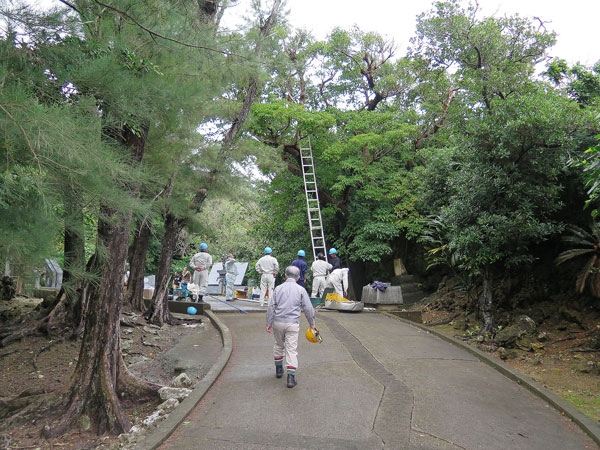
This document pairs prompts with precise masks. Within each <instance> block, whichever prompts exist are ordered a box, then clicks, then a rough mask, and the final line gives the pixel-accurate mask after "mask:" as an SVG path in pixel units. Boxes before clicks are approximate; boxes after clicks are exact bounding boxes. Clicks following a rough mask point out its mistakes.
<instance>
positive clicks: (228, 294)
mask: <svg viewBox="0 0 600 450" xmlns="http://www.w3.org/2000/svg"><path fill="white" fill-rule="evenodd" d="M225 281H226V282H227V285H226V289H225V299H226V300H231V299H232V298H233V290H234V287H235V275H234V274H232V273H228V274H227V275H225Z"/></svg>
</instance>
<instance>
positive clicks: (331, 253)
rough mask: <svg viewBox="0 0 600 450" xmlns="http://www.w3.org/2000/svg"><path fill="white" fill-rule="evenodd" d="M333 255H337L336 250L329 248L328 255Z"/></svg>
mask: <svg viewBox="0 0 600 450" xmlns="http://www.w3.org/2000/svg"><path fill="white" fill-rule="evenodd" d="M334 253H335V254H336V255H337V250H336V249H335V248H331V249H330V250H329V254H330V255H333V254H334Z"/></svg>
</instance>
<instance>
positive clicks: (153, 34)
mask: <svg viewBox="0 0 600 450" xmlns="http://www.w3.org/2000/svg"><path fill="white" fill-rule="evenodd" d="M94 2H96V3H97V4H99V5H100V6H104V7H105V8H108V9H111V10H113V11H115V12H116V13H118V14H120V15H122V16H123V17H126V18H128V19H129V20H131V21H132V22H133V23H134V24H136V25H137V26H138V27H140V28H141V29H142V30H144V31H145V32H146V33H148V34H149V35H150V36H155V37H158V38H160V39H164V40H166V41H170V42H175V43H176V44H179V45H183V46H184V47H190V48H197V49H201V50H208V51H210V52H215V53H220V54H221V55H225V56H237V57H238V58H242V59H248V58H246V57H244V56H241V55H238V54H236V53H230V52H226V51H225V50H218V49H216V48H212V47H206V46H204V45H195V44H189V43H187V42H183V41H180V40H178V39H174V38H170V37H168V36H164V35H162V34H160V33H157V32H156V31H152V30H151V29H149V28H147V27H145V26H144V25H142V24H141V23H140V22H139V21H138V20H137V19H135V18H134V17H132V16H131V15H130V14H128V13H126V12H125V11H122V10H120V9H119V8H116V7H114V6H111V5H108V4H106V3H103V2H101V1H100V0H94Z"/></svg>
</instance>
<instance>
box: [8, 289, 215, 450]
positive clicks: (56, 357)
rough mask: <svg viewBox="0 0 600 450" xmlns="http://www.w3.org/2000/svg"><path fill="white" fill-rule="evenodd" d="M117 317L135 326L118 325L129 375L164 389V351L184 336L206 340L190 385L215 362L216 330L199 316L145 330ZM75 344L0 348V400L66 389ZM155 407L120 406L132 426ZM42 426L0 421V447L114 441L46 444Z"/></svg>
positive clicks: (109, 444)
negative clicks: (6, 424) (28, 392)
mask: <svg viewBox="0 0 600 450" xmlns="http://www.w3.org/2000/svg"><path fill="white" fill-rule="evenodd" d="M20 301H21V302H24V303H25V305H24V306H25V310H27V307H28V306H35V304H36V303H38V302H39V300H36V299H20ZM27 303H30V305H28V304H27ZM0 308H1V305H0ZM122 317H123V318H125V319H127V320H128V321H131V322H133V323H134V324H135V326H133V327H125V326H121V342H122V346H123V357H124V359H125V362H126V364H127V365H128V367H129V369H130V370H131V371H132V372H133V373H134V374H136V375H138V376H140V377H142V378H144V379H147V380H149V381H153V382H155V383H159V384H162V385H167V384H168V383H169V381H170V380H171V379H172V378H173V377H174V376H175V372H174V367H173V363H172V361H171V360H169V359H168V358H167V357H166V353H167V352H168V351H169V350H170V349H172V348H173V346H174V345H175V344H176V343H177V342H178V341H179V340H180V339H182V338H183V337H184V336H186V335H188V334H191V333H202V334H205V335H206V338H202V340H201V342H202V344H201V345H200V347H202V348H200V349H199V351H203V352H204V353H205V357H204V359H205V360H206V363H205V364H203V366H202V368H201V369H200V370H199V371H197V372H195V373H194V377H193V381H198V380H199V379H201V378H203V376H204V375H205V373H206V372H207V371H208V370H209V369H210V367H211V366H212V364H211V361H212V362H214V361H213V360H215V361H216V359H217V357H218V354H219V352H220V341H218V344H217V340H216V339H215V335H218V331H217V330H216V329H215V328H214V326H213V325H212V324H211V323H210V321H209V320H208V319H207V318H205V317H203V316H199V317H194V316H185V318H186V319H189V321H188V323H187V324H186V325H175V326H169V325H166V326H165V327H163V328H162V329H159V328H158V327H155V326H148V325H147V324H146V323H145V321H144V319H143V318H141V317H140V316H139V315H135V314H134V315H131V313H130V312H127V311H124V313H123V316H122ZM177 317H180V318H183V317H184V316H177ZM80 344H81V340H80V339H78V340H75V341H52V340H51V339H48V338H47V337H38V336H32V337H27V338H24V339H22V340H21V341H19V342H15V343H12V344H10V345H8V346H7V347H5V348H0V401H1V400H2V399H6V398H10V397H14V396H16V395H18V394H20V393H21V392H23V391H25V390H27V389H32V388H40V387H41V388H44V389H45V390H46V391H47V392H51V391H54V390H56V389H60V388H61V387H64V386H66V385H67V383H68V381H69V378H70V376H71V374H72V372H73V369H74V368H75V366H76V364H77V358H78V353H79V347H80ZM217 347H218V348H217ZM40 352H41V353H40ZM194 378H195V379H194ZM159 403H160V400H158V399H157V400H155V401H153V402H147V403H141V404H139V403H137V404H136V403H131V402H122V406H123V407H124V409H125V411H126V414H127V416H128V418H129V420H130V422H131V424H132V425H134V424H135V423H136V422H138V421H141V420H143V419H144V418H145V417H146V416H148V415H150V414H152V412H153V411H154V410H155V408H156V406H157V405H158V404H159ZM45 423H47V421H46V422H44V423H41V422H40V423H36V421H35V420H33V421H32V423H25V424H21V425H18V426H13V427H11V428H10V429H6V427H2V424H1V423H0V449H9V448H10V449H34V450H35V449H39V450H44V449H63V448H64V449H70V450H71V449H73V450H84V449H102V448H104V449H108V448H114V447H115V446H116V444H117V442H118V438H117V437H115V436H109V435H105V436H98V435H96V434H94V433H90V432H79V431H73V432H71V433H68V434H66V435H64V436H61V437H59V438H56V439H52V440H51V441H48V440H46V439H44V438H42V437H40V430H41V428H42V426H43V425H44V424H45Z"/></svg>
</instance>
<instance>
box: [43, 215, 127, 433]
mask: <svg viewBox="0 0 600 450" xmlns="http://www.w3.org/2000/svg"><path fill="white" fill-rule="evenodd" d="M102 212H103V213H104V214H106V215H107V217H110V216H113V215H115V214H116V212H115V211H112V210H109V209H108V208H103V211H102ZM120 219H121V220H120V222H121V223H120V224H119V225H117V226H112V225H109V224H108V223H106V222H104V221H102V222H101V223H99V225H98V236H99V246H100V245H104V246H105V250H106V252H107V258H108V259H107V261H105V262H104V264H103V267H104V272H103V274H102V275H103V276H102V282H101V284H100V286H99V288H98V291H97V293H96V295H94V296H93V297H92V299H91V302H90V304H89V308H88V311H87V317H86V321H85V331H84V335H83V342H82V345H81V349H80V351H79V359H78V361H77V367H76V368H75V372H74V374H73V376H72V378H71V384H70V386H69V394H68V407H67V410H66V413H65V414H64V415H63V417H62V418H61V420H60V422H59V423H58V424H57V425H56V426H55V427H53V428H50V427H48V426H47V427H45V428H44V435H45V436H46V437H55V436H59V435H61V434H63V433H64V432H65V431H67V430H68V429H69V428H70V427H71V425H73V424H74V422H75V421H76V420H77V419H78V418H79V417H80V416H81V415H82V414H85V415H87V416H89V417H90V419H91V422H92V423H93V424H95V425H96V427H97V430H96V431H97V432H98V433H99V434H102V433H104V432H106V431H109V432H111V433H113V434H120V433H123V432H125V431H126V430H128V429H129V421H128V420H127V418H126V417H125V415H124V413H123V411H122V409H121V406H120V404H119V400H118V397H117V393H116V391H115V386H116V384H117V379H118V372H119V364H120V358H121V345H120V340H119V320H120V313H121V300H122V295H123V294H122V292H123V267H124V266H125V261H126V257H127V247H128V241H129V221H130V220H131V218H130V217H123V216H121V217H120ZM99 250H100V251H101V249H99Z"/></svg>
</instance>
